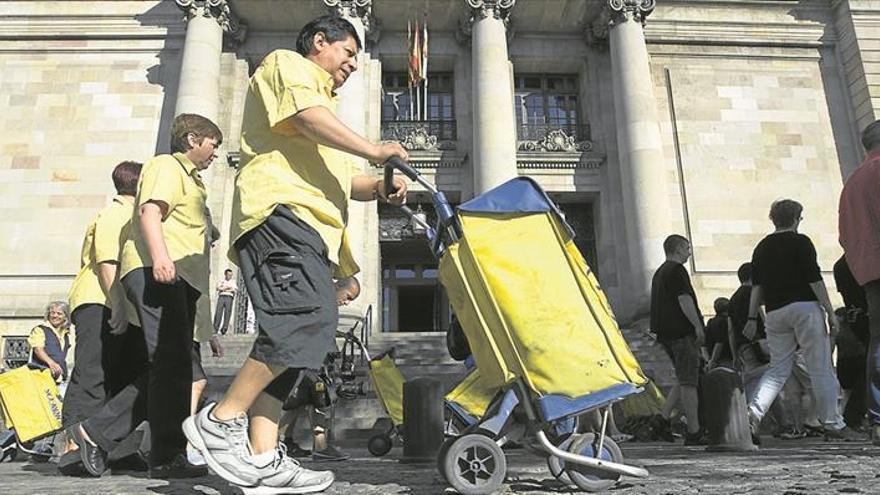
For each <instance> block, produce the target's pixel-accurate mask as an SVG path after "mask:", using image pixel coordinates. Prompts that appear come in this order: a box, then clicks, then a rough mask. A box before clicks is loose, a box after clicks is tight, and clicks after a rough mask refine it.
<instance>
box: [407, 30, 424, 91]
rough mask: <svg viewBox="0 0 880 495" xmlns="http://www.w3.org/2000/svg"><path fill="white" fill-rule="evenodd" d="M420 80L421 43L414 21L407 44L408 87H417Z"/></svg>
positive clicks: (421, 76) (421, 77)
mask: <svg viewBox="0 0 880 495" xmlns="http://www.w3.org/2000/svg"><path fill="white" fill-rule="evenodd" d="M422 79H423V75H422V43H421V34H420V33H419V21H416V22H415V26H413V30H412V37H411V39H410V44H409V85H410V86H418V85H419V83H421V82H422Z"/></svg>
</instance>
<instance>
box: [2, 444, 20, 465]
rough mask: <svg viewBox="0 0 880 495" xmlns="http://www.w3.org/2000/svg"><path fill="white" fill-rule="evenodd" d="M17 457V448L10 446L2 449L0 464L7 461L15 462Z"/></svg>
mask: <svg viewBox="0 0 880 495" xmlns="http://www.w3.org/2000/svg"><path fill="white" fill-rule="evenodd" d="M17 457H18V447H16V446H14V445H13V446H11V447H6V448H5V449H3V454H2V455H0V462H4V461H7V460H8V461H9V462H15V459H16V458H17Z"/></svg>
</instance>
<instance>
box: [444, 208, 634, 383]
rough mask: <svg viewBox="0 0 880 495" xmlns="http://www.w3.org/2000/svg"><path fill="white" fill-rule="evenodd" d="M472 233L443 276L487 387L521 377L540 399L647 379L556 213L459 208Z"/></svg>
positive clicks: (448, 259)
mask: <svg viewBox="0 0 880 495" xmlns="http://www.w3.org/2000/svg"><path fill="white" fill-rule="evenodd" d="M458 218H459V221H460V222H461V225H462V229H463V231H464V234H465V235H464V237H463V238H462V239H461V240H460V241H459V242H458V243H457V244H454V245H452V246H450V247H449V249H447V251H446V253H445V254H444V256H443V257H442V258H441V260H440V280H441V282H442V283H443V287H444V288H446V292H447V294H448V296H449V302H450V304H451V305H452V307H453V309H454V310H455V314H456V315H457V316H458V319H459V321H460V322H461V326H462V328H463V329H464V332H465V335H467V339H468V343H469V344H470V348H471V351H472V352H473V355H474V359H475V360H476V362H477V368H478V369H479V370H480V374H481V375H482V378H481V380H484V381H485V386H487V387H490V388H491V387H495V388H502V387H504V386H505V385H506V384H508V383H510V382H511V381H513V380H515V379H516V378H518V377H522V378H523V380H524V381H525V383H526V385H527V386H528V387H529V388H530V389H531V390H532V391H533V392H535V393H536V394H537V395H539V396H544V395H548V394H558V395H563V396H566V397H569V398H576V397H581V396H584V395H588V394H592V393H594V392H598V391H601V390H604V389H608V388H610V387H613V386H615V385H619V384H632V385H634V386H636V387H638V386H641V385H642V384H644V383H645V381H646V378H645V376H644V375H643V374H642V371H641V368H640V367H639V364H638V362H637V361H636V359H635V356H633V354H632V352H631V351H630V349H629V347H628V345H627V343H626V341H625V340H624V338H623V335H622V334H621V333H620V329H619V328H618V326H617V322H616V321H615V319H614V314H613V313H612V311H611V307H610V306H609V304H608V300H607V299H606V298H605V294H604V293H603V291H602V289H601V288H600V287H599V284H598V282H597V281H596V278H595V276H594V275H593V273H592V272H591V271H590V269H589V267H588V266H587V264H586V261H584V259H583V256H581V254H580V252H578V250H577V248H576V247H575V246H574V242H573V241H572V239H571V238H570V237H569V236H568V233H567V231H566V229H565V226H564V224H562V223H561V221H560V220H559V219H558V218H557V216H556V215H555V214H553V213H552V212H545V213H533V214H522V213H497V214H491V215H490V214H482V213H468V212H466V211H459V213H458Z"/></svg>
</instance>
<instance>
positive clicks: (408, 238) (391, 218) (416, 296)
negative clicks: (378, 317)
mask: <svg viewBox="0 0 880 495" xmlns="http://www.w3.org/2000/svg"><path fill="white" fill-rule="evenodd" d="M411 207H412V208H413V209H418V208H419V207H418V206H411ZM422 208H424V212H425V214H426V216H427V219H428V222H429V223H433V216H434V215H433V210H431V208H430V206H427V205H423V206H422ZM379 236H380V237H379V246H380V253H381V256H382V331H383V332H444V331H446V329H447V327H448V326H449V318H450V312H451V311H450V309H449V301H448V300H447V298H446V293H445V292H444V291H443V287H442V286H441V285H440V281H439V280H438V278H437V260H435V259H434V256H433V255H432V254H431V251H430V249H429V248H428V242H427V237H426V236H425V234H424V233H423V232H420V231H419V229H418V228H413V226H412V223H411V222H410V221H409V218H407V217H406V215H404V214H403V213H402V212H400V210H398V209H397V208H394V207H387V206H385V205H381V206H380V207H379Z"/></svg>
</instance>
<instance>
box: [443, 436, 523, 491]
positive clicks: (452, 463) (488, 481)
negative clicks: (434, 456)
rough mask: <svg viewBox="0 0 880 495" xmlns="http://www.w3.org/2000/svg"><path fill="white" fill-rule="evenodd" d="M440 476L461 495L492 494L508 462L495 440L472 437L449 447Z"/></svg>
mask: <svg viewBox="0 0 880 495" xmlns="http://www.w3.org/2000/svg"><path fill="white" fill-rule="evenodd" d="M443 473H444V475H445V476H446V481H448V482H449V484H450V485H452V487H453V488H455V490H456V491H458V493H460V494H461V495H484V494H489V493H494V492H496V491H498V489H500V488H501V484H502V483H503V482H504V477H505V476H506V475H507V458H505V457H504V451H502V450H501V447H499V446H498V444H497V443H495V441H494V440H492V439H491V438H489V437H487V436H485V435H480V434H476V433H471V434H468V435H464V436H461V437H458V438H457V439H455V441H454V442H452V444H451V445H450V446H449V448H448V450H447V451H446V455H444V456H443Z"/></svg>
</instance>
